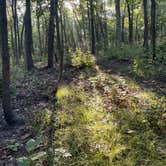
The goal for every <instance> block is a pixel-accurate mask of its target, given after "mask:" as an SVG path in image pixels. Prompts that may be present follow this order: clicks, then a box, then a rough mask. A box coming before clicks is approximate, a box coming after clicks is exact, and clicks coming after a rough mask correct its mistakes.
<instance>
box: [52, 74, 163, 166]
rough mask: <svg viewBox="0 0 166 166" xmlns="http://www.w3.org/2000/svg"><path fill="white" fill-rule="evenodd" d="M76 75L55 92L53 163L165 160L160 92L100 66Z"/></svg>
mask: <svg viewBox="0 0 166 166" xmlns="http://www.w3.org/2000/svg"><path fill="white" fill-rule="evenodd" d="M77 81H78V82H80V83H78V84H77V85H76V84H71V85H69V86H67V87H66V88H64V87H62V89H61V88H60V89H59V91H60V92H61V91H63V97H62V96H61V95H60V96H59V95H57V100H58V101H57V102H58V107H57V112H56V131H55V138H56V142H55V147H56V148H62V149H65V152H67V153H69V154H70V155H69V156H68V157H66V158H65V157H63V156H61V154H60V153H59V155H57V156H58V160H56V164H57V165H78V166H79V165H80V166H81V165H91V166H92V165H95V166H96V165H131V166H133V165H138V164H139V165H154V166H155V165H164V162H165V160H164V159H163V157H164V155H165V152H164V144H163V140H162V139H161V136H162V135H164V128H165V120H164V118H163V116H164V112H165V111H164V110H165V109H166V107H165V98H164V97H159V96H157V95H156V94H154V93H151V92H149V91H145V92H142V91H141V88H140V87H139V86H138V85H133V86H132V88H131V91H130V87H128V85H132V84H134V82H130V84H129V83H128V82H127V81H126V80H125V79H124V78H121V77H118V76H117V77H115V76H114V77H110V76H108V75H107V74H106V73H103V72H99V73H98V74H97V75H96V76H94V77H90V78H89V79H88V80H86V81H85V80H84V79H83V78H80V80H77ZM84 84H85V85H86V86H85V85H84ZM87 88H88V89H87ZM133 88H135V89H134V90H133ZM65 89H67V91H66V94H65ZM133 91H136V92H137V93H136V94H134V93H133ZM58 93H59V92H58ZM60 94H61V93H60ZM143 96H144V97H143ZM159 131H160V132H159Z"/></svg>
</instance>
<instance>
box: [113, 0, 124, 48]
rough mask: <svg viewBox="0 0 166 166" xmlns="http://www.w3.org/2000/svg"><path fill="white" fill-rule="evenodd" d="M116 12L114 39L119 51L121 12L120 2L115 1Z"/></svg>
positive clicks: (118, 0)
mask: <svg viewBox="0 0 166 166" xmlns="http://www.w3.org/2000/svg"><path fill="white" fill-rule="evenodd" d="M115 10H116V38H117V47H118V48H119V49H120V48H121V45H122V28H121V25H122V24H121V12H120V0H115Z"/></svg>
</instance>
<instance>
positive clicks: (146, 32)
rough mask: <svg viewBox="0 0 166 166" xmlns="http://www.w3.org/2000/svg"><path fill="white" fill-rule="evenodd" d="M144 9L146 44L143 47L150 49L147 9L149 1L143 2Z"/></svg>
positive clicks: (144, 0)
mask: <svg viewBox="0 0 166 166" xmlns="http://www.w3.org/2000/svg"><path fill="white" fill-rule="evenodd" d="M143 9H144V43H143V46H144V47H145V48H146V49H148V36H149V28H148V9H147V0H143Z"/></svg>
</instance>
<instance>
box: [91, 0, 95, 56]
mask: <svg viewBox="0 0 166 166" xmlns="http://www.w3.org/2000/svg"><path fill="white" fill-rule="evenodd" d="M90 25H91V53H92V54H95V27H94V4H93V0H90Z"/></svg>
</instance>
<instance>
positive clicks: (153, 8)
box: [151, 0, 156, 60]
mask: <svg viewBox="0 0 166 166" xmlns="http://www.w3.org/2000/svg"><path fill="white" fill-rule="evenodd" d="M151 43H152V56H153V57H152V58H153V60H155V59H156V0H151Z"/></svg>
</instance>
